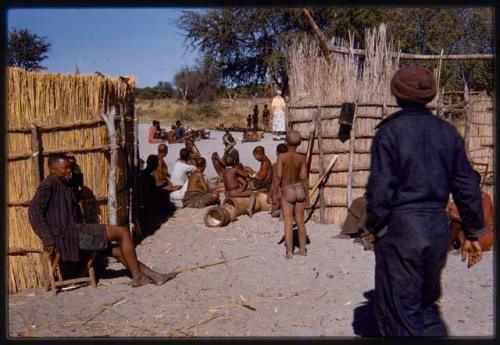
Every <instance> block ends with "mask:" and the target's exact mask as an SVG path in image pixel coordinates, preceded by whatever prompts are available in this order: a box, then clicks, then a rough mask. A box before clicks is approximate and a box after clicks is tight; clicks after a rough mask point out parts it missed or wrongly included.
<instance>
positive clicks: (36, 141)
mask: <svg viewBox="0 0 500 345" xmlns="http://www.w3.org/2000/svg"><path fill="white" fill-rule="evenodd" d="M30 128H31V152H32V155H31V162H32V165H33V168H32V169H33V184H34V187H35V188H36V187H38V185H39V184H40V182H41V181H42V180H43V152H42V145H41V138H40V132H39V131H38V127H37V126H36V125H35V124H33V123H32V124H31V125H30Z"/></svg>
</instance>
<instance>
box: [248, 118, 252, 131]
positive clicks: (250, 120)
mask: <svg viewBox="0 0 500 345" xmlns="http://www.w3.org/2000/svg"><path fill="white" fill-rule="evenodd" d="M247 129H252V114H248V117H247Z"/></svg>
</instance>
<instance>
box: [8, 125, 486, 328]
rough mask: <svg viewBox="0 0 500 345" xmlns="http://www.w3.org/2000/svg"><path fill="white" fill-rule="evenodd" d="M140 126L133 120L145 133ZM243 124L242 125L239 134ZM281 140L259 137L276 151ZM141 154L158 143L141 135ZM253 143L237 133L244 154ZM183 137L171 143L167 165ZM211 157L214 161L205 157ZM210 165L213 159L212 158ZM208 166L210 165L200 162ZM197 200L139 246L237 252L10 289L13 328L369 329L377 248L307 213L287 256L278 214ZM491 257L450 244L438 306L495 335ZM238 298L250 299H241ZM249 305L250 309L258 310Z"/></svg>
mask: <svg viewBox="0 0 500 345" xmlns="http://www.w3.org/2000/svg"><path fill="white" fill-rule="evenodd" d="M144 131H147V127H145V126H141V133H142V135H141V138H145V137H147V135H146V136H145V135H144V133H145V132H144ZM212 136H213V139H210V140H205V141H199V142H197V145H198V147H199V149H200V150H201V152H202V153H203V154H205V155H207V156H208V155H209V154H210V153H211V152H212V151H214V150H217V151H219V153H222V143H221V140H220V137H221V133H212ZM236 136H237V137H238V136H241V134H236ZM277 143H278V142H273V141H272V140H270V137H269V136H266V138H265V140H264V141H263V142H261V143H260V144H263V146H264V147H265V148H266V150H269V151H271V152H273V154H271V155H270V156H271V158H272V160H274V148H275V146H276V144H277ZM142 144H143V143H142V142H141V155H142V156H143V157H146V153H152V152H153V151H154V150H155V146H156V145H149V144H146V145H142ZM256 145H257V144H256V143H252V144H250V143H247V144H238V149H239V151H240V155H241V160H242V161H243V162H244V163H246V164H249V165H251V166H253V167H255V168H256V167H257V165H256V164H253V163H254V160H253V159H251V156H250V155H251V148H252V147H254V146H256ZM180 147H182V146H181V145H172V146H171V148H170V152H169V156H168V159H167V163H168V165H169V168H170V169H172V168H173V163H174V161H175V159H174V158H176V157H177V156H178V150H179V149H180ZM210 168H211V167H210ZM211 169H212V168H211ZM208 175H209V176H210V175H213V170H211V171H210V170H209V171H208ZM204 211H205V210H197V209H179V210H177V211H176V212H175V215H174V216H173V217H172V218H170V219H169V220H168V221H167V222H166V223H165V224H164V225H163V226H162V227H161V228H160V229H158V230H157V231H156V232H155V233H154V234H153V235H151V236H149V237H147V238H146V239H145V240H144V241H143V242H142V243H141V244H140V245H139V246H138V247H137V252H138V255H139V258H140V259H141V260H143V261H144V262H145V263H146V264H148V265H151V266H152V267H153V268H154V269H158V270H160V271H170V270H173V269H175V268H177V267H189V266H194V265H197V264H202V263H206V262H214V261H219V260H223V259H231V258H235V257H240V256H246V255H250V257H248V258H244V259H241V260H238V261H234V262H228V263H226V264H222V265H218V266H213V267H209V268H205V269H201V270H196V271H192V272H186V273H182V274H180V275H178V276H177V278H175V279H174V280H172V281H170V282H167V283H166V284H165V285H163V286H160V287H158V286H153V285H149V286H145V287H141V288H138V289H135V288H132V287H131V286H129V285H128V283H129V281H130V279H129V278H128V277H127V276H125V275H124V274H125V271H124V270H123V269H122V266H121V265H120V264H117V263H113V264H111V265H110V267H109V269H108V271H109V273H108V274H107V275H106V277H101V279H100V280H99V286H98V287H97V289H94V288H92V287H82V288H79V289H76V290H73V291H66V292H62V293H59V294H58V295H57V296H52V295H51V293H50V292H46V291H44V290H43V289H31V290H29V291H25V292H22V293H18V294H14V295H11V296H9V304H8V307H9V335H10V336H12V337H19V336H24V337H49V336H50V337H91V336H93V337H108V336H112V337H113V336H145V337H150V336H154V337H164V336H199V337H204V336H210V337H212V336H231V337H240V336H280V337H287V336H341V337H353V336H360V335H365V336H369V335H373V334H374V333H373V332H374V330H373V329H374V327H373V326H374V320H373V314H372V310H371V306H372V304H371V303H370V301H371V299H370V298H371V294H372V293H373V287H374V278H373V274H374V255H373V252H371V251H363V248H362V247H361V246H360V245H357V244H353V243H352V240H346V239H337V238H334V236H335V235H337V234H338V233H339V232H340V227H339V225H323V224H315V223H313V222H309V223H308V224H307V230H308V234H309V237H310V239H311V244H310V245H309V255H308V256H307V257H300V256H296V257H295V258H294V259H293V260H287V259H285V255H284V254H285V249H284V246H283V245H277V242H278V241H279V240H280V238H281V236H282V233H283V223H281V222H280V221H279V220H278V219H275V218H271V217H270V216H269V215H268V214H267V213H265V212H261V213H257V214H255V215H254V217H253V219H249V218H248V217H247V216H240V217H239V219H238V220H237V221H235V222H234V223H231V224H230V225H229V226H227V227H224V228H207V227H205V226H204V224H203V214H204ZM493 258H494V255H493V254H492V253H491V252H489V253H485V254H484V257H483V261H481V262H480V263H479V264H478V265H477V266H476V267H473V268H472V269H467V267H466V265H465V264H464V263H462V262H461V261H460V256H457V255H454V254H453V253H451V252H450V255H449V256H448V262H447V265H446V268H445V271H444V274H443V277H442V281H443V295H442V298H441V300H440V302H439V303H440V305H441V308H442V309H441V310H442V314H443V318H444V320H445V321H446V323H447V324H448V326H449V329H450V334H451V335H452V336H472V337H478V336H492V335H493V329H494V327H493V309H494V298H493V279H492V278H493ZM242 304H246V305H247V306H248V307H244V306H242ZM254 309H255V310H254Z"/></svg>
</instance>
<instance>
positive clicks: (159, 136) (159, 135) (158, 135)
mask: <svg viewBox="0 0 500 345" xmlns="http://www.w3.org/2000/svg"><path fill="white" fill-rule="evenodd" d="M166 139H167V135H166V133H165V132H164V131H162V129H161V127H160V123H159V122H158V121H156V120H153V124H152V125H151V127H150V128H149V133H148V142H149V143H150V144H155V143H164V142H165V140H166Z"/></svg>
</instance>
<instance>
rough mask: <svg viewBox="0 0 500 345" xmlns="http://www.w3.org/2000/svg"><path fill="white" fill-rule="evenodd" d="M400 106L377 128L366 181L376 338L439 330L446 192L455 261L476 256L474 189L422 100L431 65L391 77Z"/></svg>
mask: <svg viewBox="0 0 500 345" xmlns="http://www.w3.org/2000/svg"><path fill="white" fill-rule="evenodd" d="M391 92H392V94H393V95H394V96H395V97H396V99H397V102H398V105H399V106H400V107H401V108H402V109H401V110H400V111H398V112H396V113H394V114H392V115H390V116H388V117H387V118H386V119H384V120H382V122H381V123H380V124H379V125H378V126H377V128H378V131H377V133H376V135H375V138H374V139H373V143H372V147H371V168H370V169H371V171H370V177H369V179H368V185H367V220H366V221H367V224H366V225H367V229H368V231H369V232H370V235H368V240H369V241H370V242H373V243H374V250H375V260H376V264H375V304H376V305H375V313H376V318H377V322H378V325H379V329H380V332H381V334H382V335H383V336H446V335H447V334H448V331H447V327H446V325H445V324H444V322H443V321H442V319H441V317H440V312H439V308H438V306H437V304H436V301H437V300H438V298H439V296H440V294H441V285H440V276H441V271H442V270H443V267H444V265H445V262H446V255H447V251H448V246H449V238H450V225H449V223H448V219H447V216H446V212H445V207H446V203H447V201H448V198H449V195H450V192H451V193H452V195H453V199H454V200H455V202H456V204H457V206H458V209H459V211H460V215H461V217H462V219H463V222H464V230H465V235H466V238H467V241H466V242H465V244H464V247H463V250H462V260H463V261H465V260H466V259H468V267H471V266H473V265H474V264H476V263H477V262H478V261H480V260H481V257H482V254H481V247H480V245H479V242H478V241H477V237H478V236H480V235H482V234H483V233H485V228H484V220H483V212H482V206H481V191H480V190H479V187H478V186H479V183H478V181H477V179H476V176H475V174H474V170H473V169H472V167H471V164H470V162H469V160H468V158H467V156H466V153H465V148H464V142H463V140H462V138H461V137H460V135H459V133H458V132H457V130H456V129H455V127H454V126H453V125H452V124H450V123H448V122H446V121H444V120H442V119H440V118H438V117H437V116H434V115H433V114H432V113H431V112H430V110H429V109H427V108H426V107H425V104H427V103H429V102H430V101H431V100H432V99H433V98H434V97H435V95H436V84H435V81H434V77H433V74H432V72H431V71H430V70H428V69H426V68H423V67H417V66H411V67H405V68H401V69H400V70H399V71H398V72H396V74H395V75H394V77H393V79H392V80H391Z"/></svg>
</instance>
